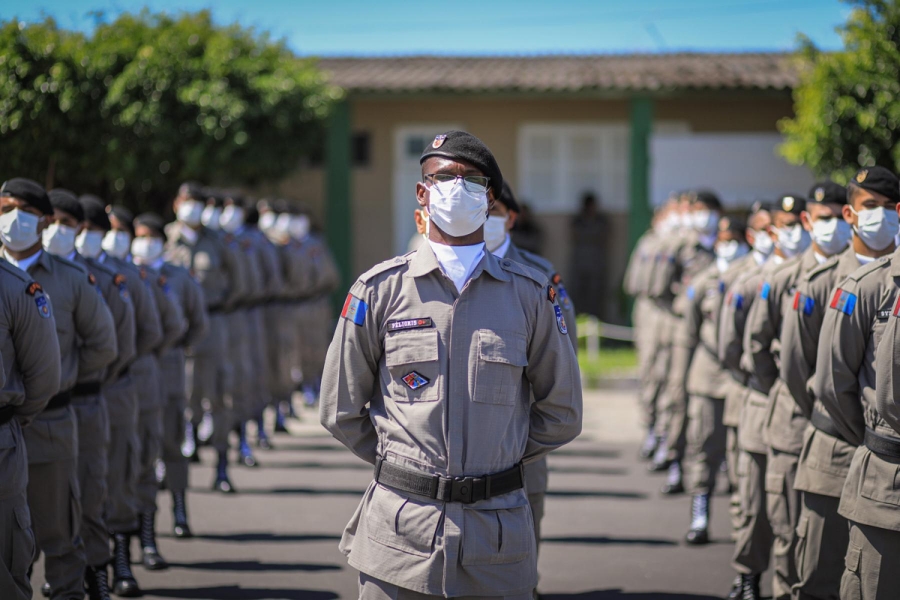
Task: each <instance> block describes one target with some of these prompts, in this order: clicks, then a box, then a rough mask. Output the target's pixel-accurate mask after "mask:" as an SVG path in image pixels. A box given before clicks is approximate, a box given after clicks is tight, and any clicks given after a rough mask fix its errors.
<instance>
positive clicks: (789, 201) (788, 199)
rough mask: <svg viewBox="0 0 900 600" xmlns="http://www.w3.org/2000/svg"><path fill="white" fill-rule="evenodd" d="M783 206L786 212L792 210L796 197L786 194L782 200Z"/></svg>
mask: <svg viewBox="0 0 900 600" xmlns="http://www.w3.org/2000/svg"><path fill="white" fill-rule="evenodd" d="M781 207H782V208H783V209H784V210H785V212H791V211H792V210H794V197H793V196H785V197H784V198H783V199H782V200H781Z"/></svg>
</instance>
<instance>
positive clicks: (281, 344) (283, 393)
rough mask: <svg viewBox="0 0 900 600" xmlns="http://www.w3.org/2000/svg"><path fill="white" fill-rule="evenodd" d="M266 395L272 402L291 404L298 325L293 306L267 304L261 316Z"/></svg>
mask: <svg viewBox="0 0 900 600" xmlns="http://www.w3.org/2000/svg"><path fill="white" fill-rule="evenodd" d="M263 316H264V320H265V325H266V332H267V335H266V350H267V355H268V357H269V361H268V373H269V374H268V378H267V379H268V381H269V385H270V387H269V393H270V395H271V398H272V401H273V402H276V403H278V402H290V400H291V393H292V392H293V390H294V382H293V380H292V379H291V366H292V365H293V361H294V359H295V357H296V347H297V337H298V336H297V331H296V330H297V329H298V327H297V326H296V324H297V321H296V320H295V317H296V311H295V310H294V305H291V304H287V303H278V304H270V305H268V306H266V309H265V313H264V315H263Z"/></svg>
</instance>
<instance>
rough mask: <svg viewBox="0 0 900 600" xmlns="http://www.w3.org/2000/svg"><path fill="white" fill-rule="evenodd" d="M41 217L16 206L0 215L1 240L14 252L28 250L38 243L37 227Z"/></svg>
mask: <svg viewBox="0 0 900 600" xmlns="http://www.w3.org/2000/svg"><path fill="white" fill-rule="evenodd" d="M40 220H41V218H40V217H39V216H37V215H33V214H31V213H27V212H25V211H24V210H19V209H18V208H14V209H12V210H11V211H9V212H8V213H3V214H2V215H0V241H2V242H3V245H4V246H6V247H7V248H9V249H10V250H12V251H13V252H21V251H22V250H27V249H28V248H31V247H32V246H34V245H35V244H37V243H38V240H39V239H40V238H39V237H38V233H37V228H38V223H39V222H40Z"/></svg>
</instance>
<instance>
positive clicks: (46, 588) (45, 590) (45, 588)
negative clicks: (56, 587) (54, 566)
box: [41, 582, 53, 598]
mask: <svg viewBox="0 0 900 600" xmlns="http://www.w3.org/2000/svg"><path fill="white" fill-rule="evenodd" d="M52 593H53V588H51V587H50V584H49V583H46V582H45V583H44V585H42V586H41V596H43V597H44V598H49V597H50V594H52Z"/></svg>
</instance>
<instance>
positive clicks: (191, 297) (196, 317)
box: [183, 275, 209, 346]
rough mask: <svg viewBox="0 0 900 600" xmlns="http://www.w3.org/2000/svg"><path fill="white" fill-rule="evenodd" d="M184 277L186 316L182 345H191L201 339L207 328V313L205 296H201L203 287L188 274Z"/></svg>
mask: <svg viewBox="0 0 900 600" xmlns="http://www.w3.org/2000/svg"><path fill="white" fill-rule="evenodd" d="M184 279H185V283H184V291H183V298H184V300H183V303H184V316H185V317H186V318H187V331H185V333H184V345H185V346H193V345H194V344H196V343H197V342H199V341H200V340H202V339H203V337H204V336H205V335H206V332H207V331H208V330H209V315H208V314H207V313H206V298H204V296H203V288H202V287H200V284H199V283H197V282H196V281H194V279H193V277H190V276H189V275H185V276H184Z"/></svg>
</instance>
